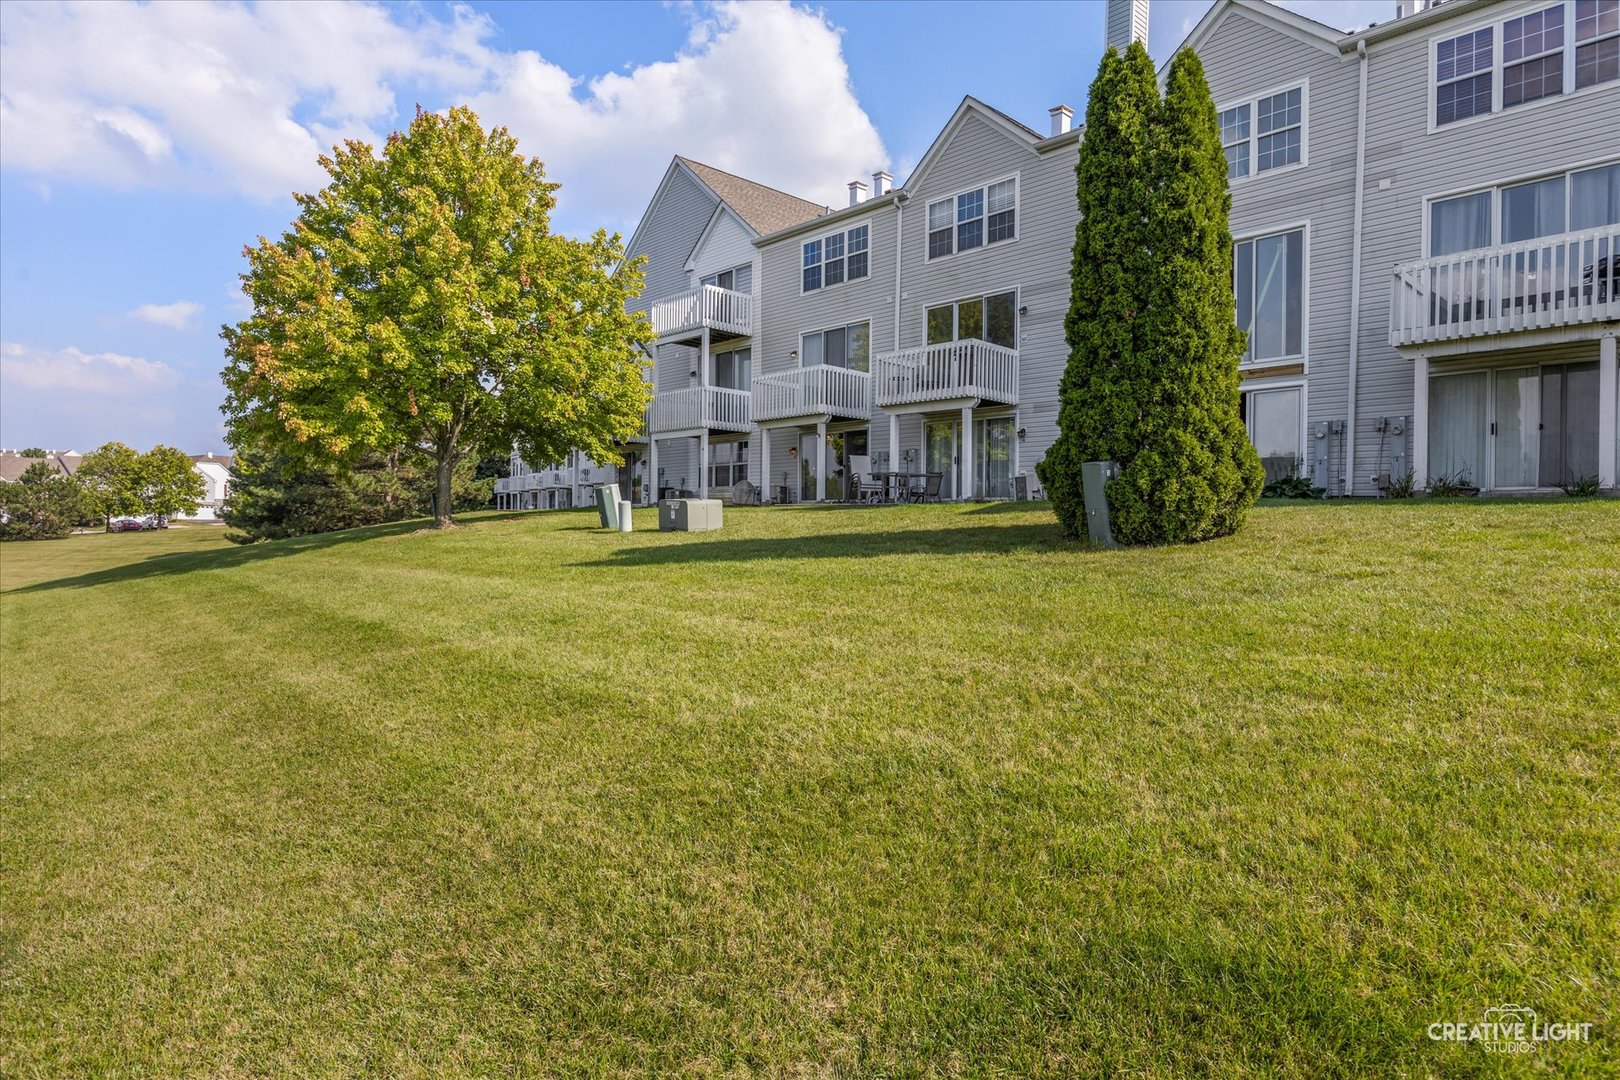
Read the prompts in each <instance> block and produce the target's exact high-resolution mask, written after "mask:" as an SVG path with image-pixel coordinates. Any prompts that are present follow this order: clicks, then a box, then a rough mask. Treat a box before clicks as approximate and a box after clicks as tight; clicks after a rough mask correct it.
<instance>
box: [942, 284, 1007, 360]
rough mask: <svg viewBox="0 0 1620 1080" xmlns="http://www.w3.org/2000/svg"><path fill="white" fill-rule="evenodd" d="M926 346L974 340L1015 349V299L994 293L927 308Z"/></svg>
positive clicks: (1004, 294)
mask: <svg viewBox="0 0 1620 1080" xmlns="http://www.w3.org/2000/svg"><path fill="white" fill-rule="evenodd" d="M927 330H928V344H930V345H939V344H942V343H943V342H947V341H968V340H970V339H977V340H979V341H988V342H990V343H991V344H992V345H1003V346H1005V347H1007V348H1009V349H1016V348H1017V347H1018V296H1017V294H1016V293H1010V292H1005V293H996V294H995V295H993V296H976V297H974V298H973V299H971V300H957V301H955V302H954V303H950V304H941V305H939V306H938V307H931V308H929V309H928V322H927Z"/></svg>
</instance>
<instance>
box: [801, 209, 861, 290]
mask: <svg viewBox="0 0 1620 1080" xmlns="http://www.w3.org/2000/svg"><path fill="white" fill-rule="evenodd" d="M871 234H872V227H871V226H870V225H857V226H855V227H854V228H852V229H849V230H846V231H844V232H835V233H829V234H828V235H826V236H823V237H821V238H820V239H818V240H806V241H805V242H804V245H803V248H802V251H803V255H804V261H803V267H804V280H803V287H802V289H803V291H804V292H813V291H814V290H816V289H820V288H824V287H825V286H828V285H839V284H842V283H843V282H845V281H857V280H859V279H861V278H863V277H866V276H867V275H868V274H869V273H871V272H872V264H871V252H870V250H869V249H870V247H871Z"/></svg>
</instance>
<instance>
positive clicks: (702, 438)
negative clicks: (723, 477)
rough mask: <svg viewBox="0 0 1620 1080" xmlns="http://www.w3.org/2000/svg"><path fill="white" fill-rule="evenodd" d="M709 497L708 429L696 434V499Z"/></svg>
mask: <svg viewBox="0 0 1620 1080" xmlns="http://www.w3.org/2000/svg"><path fill="white" fill-rule="evenodd" d="M708 497H709V429H708V428H704V429H703V430H702V431H700V432H699V433H698V498H700V499H707V498H708Z"/></svg>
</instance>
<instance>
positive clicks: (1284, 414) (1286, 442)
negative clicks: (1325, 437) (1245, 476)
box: [1241, 386, 1305, 484]
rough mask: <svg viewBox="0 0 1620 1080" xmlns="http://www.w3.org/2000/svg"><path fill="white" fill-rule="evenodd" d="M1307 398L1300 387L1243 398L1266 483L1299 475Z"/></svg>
mask: <svg viewBox="0 0 1620 1080" xmlns="http://www.w3.org/2000/svg"><path fill="white" fill-rule="evenodd" d="M1304 404H1305V394H1304V391H1302V390H1301V389H1300V388H1299V387H1297V386H1289V387H1284V388H1280V389H1276V390H1249V391H1245V392H1244V393H1243V395H1242V399H1241V405H1242V409H1243V422H1244V424H1245V425H1246V426H1247V427H1248V429H1249V441H1250V442H1251V443H1253V444H1254V449H1255V452H1256V453H1257V454H1259V455H1260V464H1261V466H1263V467H1264V468H1265V470H1266V483H1268V484H1269V483H1271V482H1273V481H1276V480H1287V479H1289V478H1290V477H1293V476H1297V475H1299V467H1300V464H1301V461H1302V459H1303V457H1304V455H1303V453H1302V450H1301V444H1302V443H1303V441H1304V440H1303V439H1302V438H1301V435H1303V433H1304V424H1303V423H1302V421H1303V413H1304Z"/></svg>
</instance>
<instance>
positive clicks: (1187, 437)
mask: <svg viewBox="0 0 1620 1080" xmlns="http://www.w3.org/2000/svg"><path fill="white" fill-rule="evenodd" d="M1107 67H1108V61H1107V60H1106V59H1105V60H1104V71H1103V72H1101V73H1099V76H1098V80H1097V82H1096V83H1094V84H1093V87H1092V94H1093V99H1092V101H1091V102H1090V103H1089V104H1088V106H1087V130H1086V138H1085V142H1084V143H1083V144H1082V147H1081V161H1080V165H1079V166H1078V169H1077V173H1078V179H1079V193H1080V206H1081V213H1082V214H1086V213H1087V210H1088V207H1090V208H1092V212H1093V213H1096V212H1099V211H1100V212H1103V213H1110V214H1121V217H1120V218H1119V219H1117V223H1116V220H1105V221H1104V222H1101V223H1096V224H1094V225H1093V226H1092V227H1091V228H1090V229H1088V228H1087V226H1086V222H1085V221H1084V220H1082V222H1081V225H1080V228H1079V230H1077V233H1076V243H1075V262H1074V294H1073V300H1072V302H1071V305H1070V313H1069V324H1068V332H1069V343H1070V349H1071V353H1070V360H1069V367H1068V370H1067V371H1066V372H1065V375H1064V383H1063V396H1062V406H1061V410H1060V412H1059V418H1058V423H1059V428H1060V437H1059V447H1055V448H1054V451H1057V450H1058V449H1059V448H1061V453H1057V454H1056V455H1055V456H1054V455H1049V456H1048V458H1047V461H1046V462H1043V463H1042V464H1043V468H1044V470H1045V471H1043V473H1042V476H1041V478H1042V481H1043V482H1044V483H1045V484H1046V486H1047V489H1048V490H1049V491H1050V492H1052V495H1053V502H1054V506H1055V508H1056V509H1057V511H1058V516H1059V520H1060V521H1061V522H1062V524H1063V527H1064V530H1065V531H1066V532H1068V533H1070V534H1072V535H1079V534H1080V533H1081V530H1082V529H1083V527H1084V512H1083V509H1082V508H1081V506H1080V505H1079V503H1080V482H1079V475H1080V463H1081V462H1082V461H1095V460H1111V461H1118V462H1119V463H1120V465H1121V475H1120V476H1119V478H1118V479H1116V480H1114V481H1113V482H1112V483H1110V484H1109V487H1108V503H1109V513H1110V517H1111V518H1112V525H1113V530H1114V535H1115V537H1116V538H1118V539H1120V540H1122V541H1125V542H1127V543H1139V544H1146V543H1166V542H1178V541H1180V542H1185V541H1196V540H1208V539H1211V538H1214V537H1217V536H1225V535H1227V534H1229V533H1231V532H1234V531H1235V530H1236V529H1237V528H1238V527H1239V526H1240V525H1241V524H1242V520H1243V512H1244V511H1245V510H1246V509H1247V508H1248V507H1249V506H1250V505H1252V504H1253V503H1254V500H1255V499H1256V498H1257V497H1258V496H1259V494H1260V489H1261V487H1262V486H1263V484H1264V473H1263V471H1262V469H1261V468H1260V460H1259V458H1258V457H1257V456H1256V455H1255V452H1254V448H1253V446H1251V445H1250V443H1249V440H1248V437H1247V434H1246V432H1245V431H1244V428H1243V422H1242V419H1241V418H1240V416H1239V414H1238V374H1237V365H1238V360H1239V358H1240V357H1241V356H1242V353H1243V341H1244V339H1243V334H1242V332H1241V331H1240V330H1238V329H1237V325H1236V321H1235V319H1234V317H1233V312H1234V306H1233V299H1232V282H1231V267H1232V239H1231V232H1230V227H1229V223H1228V212H1229V210H1230V206H1231V196H1230V194H1229V193H1228V191H1227V186H1226V158H1225V155H1224V154H1223V153H1222V151H1221V142H1220V134H1219V127H1218V124H1217V121H1216V114H1215V105H1214V102H1213V100H1212V99H1211V98H1210V95H1209V87H1208V84H1207V83H1206V82H1205V80H1204V72H1203V65H1202V64H1201V63H1200V61H1199V60H1198V57H1197V56H1196V55H1195V54H1194V53H1192V52H1191V51H1190V50H1184V51H1183V52H1181V53H1179V54H1178V55H1177V56H1176V58H1175V59H1174V60H1173V61H1172V62H1171V66H1170V71H1169V74H1168V78H1167V80H1166V91H1165V98H1164V100H1163V101H1162V102H1160V100H1159V98H1158V93H1157V89H1156V87H1152V83H1151V80H1152V72H1153V68H1152V62H1151V61H1150V60H1149V59H1148V56H1147V52H1146V50H1145V49H1143V48H1142V46H1141V45H1140V44H1139V43H1138V44H1133V45H1132V46H1131V48H1130V50H1128V51H1127V52H1126V54H1125V56H1124V58H1123V60H1122V61H1121V67H1122V70H1123V71H1124V72H1126V78H1125V79H1123V80H1116V81H1115V82H1112V83H1110V82H1106V81H1105V79H1104V75H1105V74H1106V73H1107ZM1144 75H1145V76H1146V78H1147V79H1148V80H1150V82H1149V85H1150V87H1151V89H1150V92H1151V94H1152V101H1151V105H1150V106H1148V107H1146V108H1144V106H1143V105H1142V96H1141V95H1142V79H1143V77H1144ZM1099 96H1101V97H1103V98H1105V99H1106V98H1116V99H1117V98H1124V99H1125V103H1124V106H1123V107H1121V106H1120V105H1119V104H1115V103H1112V102H1108V101H1106V100H1104V101H1099V100H1097V98H1098V97H1099ZM1093 111H1095V112H1096V113H1097V114H1098V115H1099V117H1100V118H1101V119H1103V120H1104V121H1105V122H1107V123H1108V124H1109V127H1107V128H1105V129H1104V131H1103V135H1104V136H1105V138H1104V139H1103V140H1100V142H1101V145H1100V146H1098V145H1094V144H1093V137H1092V130H1091V124H1092V122H1093V121H1092V115H1093ZM1143 113H1146V115H1147V117H1148V120H1147V123H1146V124H1145V130H1142V131H1134V132H1133V133H1134V134H1136V135H1137V139H1136V140H1135V141H1132V142H1130V143H1128V144H1127V145H1128V148H1129V150H1130V151H1132V152H1135V153H1138V154H1139V155H1140V156H1137V157H1133V158H1132V159H1131V165H1130V167H1129V169H1128V172H1127V170H1126V169H1124V168H1111V167H1106V166H1107V163H1108V162H1109V161H1112V160H1118V156H1119V155H1120V149H1119V148H1120V143H1121V140H1120V139H1119V137H1118V135H1119V131H1120V124H1119V120H1118V119H1117V118H1118V117H1119V116H1121V115H1124V116H1127V117H1131V116H1137V115H1142V114H1143ZM1099 159H1102V160H1101V161H1099ZM1097 184H1101V185H1104V186H1105V190H1100V191H1098V190H1088V189H1089V188H1091V187H1092V185H1097ZM1122 185H1130V186H1129V187H1128V188H1126V189H1125V190H1121V187H1122ZM1099 236H1106V237H1112V238H1117V239H1118V240H1119V241H1120V243H1121V245H1122V247H1114V248H1108V247H1105V246H1103V245H1101V244H1099V242H1098V238H1099ZM1103 260H1117V265H1118V266H1119V267H1120V268H1121V270H1122V271H1123V272H1124V274H1125V275H1126V276H1127V277H1129V279H1130V280H1129V282H1128V283H1127V288H1128V289H1129V290H1130V292H1129V294H1128V295H1129V298H1130V301H1131V306H1130V307H1128V308H1127V307H1125V306H1124V305H1122V304H1121V303H1120V302H1119V299H1118V298H1117V297H1110V296H1106V295H1102V296H1098V295H1089V294H1091V293H1092V292H1093V291H1094V290H1098V289H1099V288H1100V289H1102V290H1104V291H1105V292H1106V290H1107V289H1108V288H1110V287H1111V286H1110V285H1108V284H1107V278H1106V277H1105V276H1104V274H1103V273H1102V268H1101V267H1100V266H1099V265H1098V264H1099V263H1100V262H1102V261H1103ZM1112 287H1118V286H1117V285H1115V286H1112Z"/></svg>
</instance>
